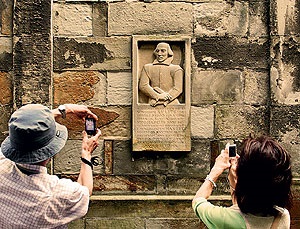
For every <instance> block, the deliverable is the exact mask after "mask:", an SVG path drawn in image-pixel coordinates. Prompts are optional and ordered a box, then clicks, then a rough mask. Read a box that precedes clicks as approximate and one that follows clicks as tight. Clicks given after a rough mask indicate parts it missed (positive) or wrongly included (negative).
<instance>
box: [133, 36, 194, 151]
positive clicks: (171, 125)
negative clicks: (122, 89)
mask: <svg viewBox="0 0 300 229" xmlns="http://www.w3.org/2000/svg"><path fill="white" fill-rule="evenodd" d="M161 42H164V43H168V44H169V45H170V47H171V49H172V51H173V53H174V55H173V61H172V64H174V65H179V66H180V67H181V68H182V69H183V88H182V93H181V95H180V96H179V97H178V101H179V104H176V105H173V104H172V103H170V104H168V105H158V106H152V105H150V104H149V103H148V102H147V101H146V99H145V97H147V96H145V95H144V94H143V93H142V92H141V90H140V89H139V80H140V76H141V71H142V69H143V66H144V65H145V64H148V63H152V62H153V60H154V59H155V57H154V55H153V51H154V49H155V47H156V45H157V44H159V43H161ZM132 77H133V79H132V88H133V96H132V98H133V99H132V151H158V152H159V151H162V152H163V151H190V150H191V38H190V37H189V36H177V35H174V36H157V35H155V36H149V35H147V36H144V35H136V36H133V37H132Z"/></svg>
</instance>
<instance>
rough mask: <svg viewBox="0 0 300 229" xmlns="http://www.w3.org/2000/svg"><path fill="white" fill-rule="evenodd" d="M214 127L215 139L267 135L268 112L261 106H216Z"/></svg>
mask: <svg viewBox="0 0 300 229" xmlns="http://www.w3.org/2000/svg"><path fill="white" fill-rule="evenodd" d="M215 125H216V127H215V128H216V130H217V134H216V137H217V138H221V139H222V138H232V139H243V138H245V137H248V136H249V134H250V133H252V134H254V135H260V134H267V133H268V129H269V128H268V127H269V112H268V110H267V109H266V108H265V107H263V106H261V107H256V106H245V105H235V106H217V107H216V118H215Z"/></svg>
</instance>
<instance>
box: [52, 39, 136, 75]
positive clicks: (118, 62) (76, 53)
mask: <svg viewBox="0 0 300 229" xmlns="http://www.w3.org/2000/svg"><path fill="white" fill-rule="evenodd" d="M130 42H131V40H130V37H106V38H94V37H89V38H63V37H56V38H54V51H53V55H54V59H53V65H54V70H57V71H61V70H67V69H76V70H105V71H109V70H118V71H120V70H131V67H130V66H131V43H130Z"/></svg>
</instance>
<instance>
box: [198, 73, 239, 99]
mask: <svg viewBox="0 0 300 229" xmlns="http://www.w3.org/2000/svg"><path fill="white" fill-rule="evenodd" d="M243 84H244V77H243V74H242V72H241V71H238V70H229V71H221V70H215V71H207V70H204V69H198V70H197V71H195V72H194V74H193V84H192V103H193V104H207V103H209V104H213V103H216V102H217V103H219V104H230V103H241V102H242V101H243Z"/></svg>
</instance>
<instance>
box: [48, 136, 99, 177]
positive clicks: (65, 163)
mask: <svg viewBox="0 0 300 229" xmlns="http://www.w3.org/2000/svg"><path fill="white" fill-rule="evenodd" d="M81 144H82V141H81V140H68V141H67V143H66V145H65V147H64V148H63V149H62V150H61V152H59V153H58V154H56V155H55V156H54V161H53V166H54V174H70V175H73V174H79V171H80V166H81V160H80V157H81ZM93 156H98V157H99V159H100V161H102V160H103V141H101V140H100V144H99V146H98V148H97V149H96V150H95V151H94V152H93ZM103 171H104V165H103V163H102V164H101V165H99V166H95V167H94V173H95V174H99V173H103Z"/></svg>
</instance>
